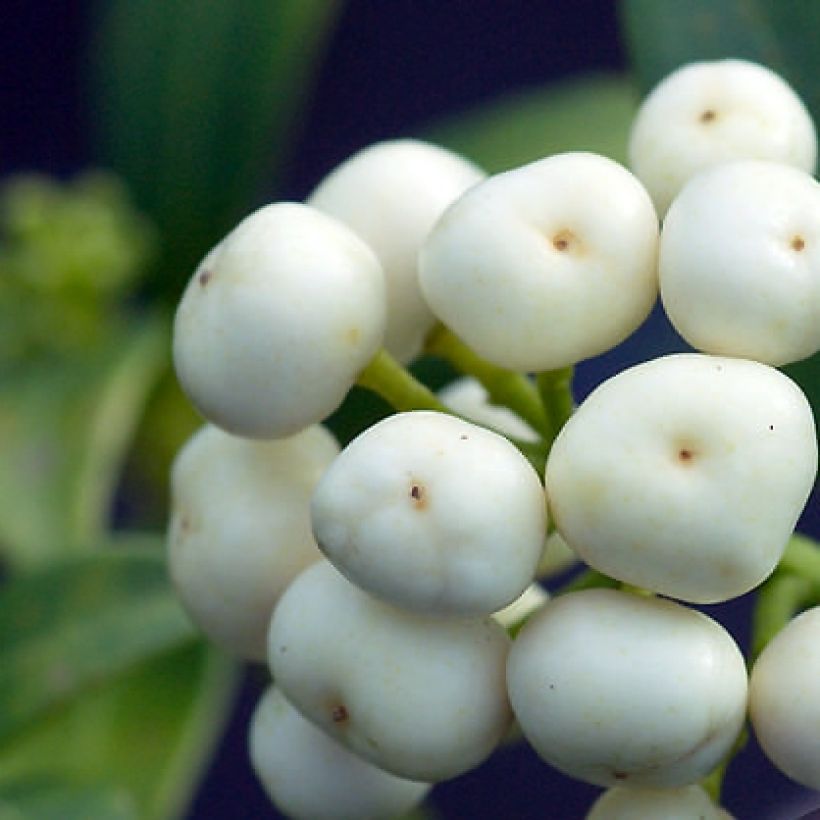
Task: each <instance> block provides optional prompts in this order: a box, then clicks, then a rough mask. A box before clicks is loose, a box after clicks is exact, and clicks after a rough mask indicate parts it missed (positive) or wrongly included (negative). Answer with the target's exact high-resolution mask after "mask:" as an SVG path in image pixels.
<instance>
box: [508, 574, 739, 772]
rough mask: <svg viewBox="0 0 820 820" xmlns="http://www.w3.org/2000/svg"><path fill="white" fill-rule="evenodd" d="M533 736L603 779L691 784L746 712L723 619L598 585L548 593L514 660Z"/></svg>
mask: <svg viewBox="0 0 820 820" xmlns="http://www.w3.org/2000/svg"><path fill="white" fill-rule="evenodd" d="M507 680H508V687H509V693H510V701H511V703H512V706H513V711H514V712H515V715H516V718H517V719H518V722H519V724H520V725H521V729H522V731H523V732H524V735H525V736H526V738H527V739H528V740H529V741H530V743H531V744H532V745H533V747H534V748H535V750H536V751H537V752H538V753H539V754H540V755H541V756H542V757H543V758H544V759H545V760H546V761H547V762H548V763H551V764H552V765H553V766H555V767H556V768H557V769H559V770H560V771H562V772H564V773H566V774H568V775H570V776H572V777H577V778H579V779H581V780H585V781H587V782H590V783H595V784H597V785H601V786H614V785H623V784H628V785H634V786H640V787H646V786H651V787H667V786H682V785H687V784H690V783H695V782H697V781H698V780H700V779H701V778H702V777H704V776H705V775H706V774H708V773H709V772H710V771H711V770H712V769H713V768H714V767H715V765H716V764H717V763H718V762H719V761H720V760H721V758H722V757H723V756H724V755H725V754H727V753H728V751H729V749H730V748H731V746H732V743H733V742H734V740H735V737H736V736H737V734H738V732H739V731H740V729H741V726H742V725H743V720H744V716H745V711H746V692H747V681H746V669H745V665H744V661H743V656H742V655H741V653H740V650H739V649H738V648H737V645H736V644H735V642H734V641H733V640H732V638H731V637H730V636H729V634H728V633H727V632H726V631H725V630H724V629H723V627H721V626H720V624H718V623H717V622H715V621H713V620H711V619H710V618H708V617H706V616H705V615H703V614H701V613H699V612H696V611H695V610H692V609H687V608H686V607H684V606H682V605H680V604H676V603H673V602H672V601H665V600H661V599H658V598H645V597H641V596H638V595H632V594H630V593H624V592H617V591H615V590H603V589H594V590H587V591H584V592H576V593H569V594H566V595H563V596H559V597H558V598H553V599H551V600H550V601H549V602H548V603H546V604H545V605H544V606H543V608H542V609H541V610H540V611H539V612H538V613H537V614H536V615H534V616H533V617H532V618H531V619H530V620H529V621H528V622H527V623H526V624H525V625H524V628H523V629H522V630H521V633H520V634H519V636H518V638H517V639H516V641H515V643H514V644H513V647H512V649H511V651H510V657H509V662H508V669H507Z"/></svg>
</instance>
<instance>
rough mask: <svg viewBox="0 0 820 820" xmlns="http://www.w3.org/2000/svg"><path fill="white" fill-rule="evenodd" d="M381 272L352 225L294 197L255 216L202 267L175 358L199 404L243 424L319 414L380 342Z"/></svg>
mask: <svg viewBox="0 0 820 820" xmlns="http://www.w3.org/2000/svg"><path fill="white" fill-rule="evenodd" d="M385 317H386V303H385V285H384V275H383V273H382V269H381V266H380V265H379V262H378V260H377V259H376V257H375V256H374V254H373V252H372V251H371V250H370V248H368V247H367V245H365V244H364V242H362V240H361V239H359V238H358V237H357V236H356V235H355V234H354V233H353V232H352V231H351V230H350V229H349V228H347V227H345V226H344V225H342V224H341V223H340V222H337V221H336V220H334V219H331V218H330V217H328V216H325V215H324V214H322V213H320V212H319V211H316V210H315V209H312V208H309V207H308V206H306V205H299V204H295V203H287V202H283V203H277V204H275V205H267V206H265V207H263V208H260V209H259V210H258V211H255V212H254V213H252V214H251V215H250V216H248V217H246V218H245V219H244V220H243V221H242V222H240V224H239V225H238V226H237V227H236V228H234V230H233V231H232V232H231V233H230V234H228V236H227V237H226V238H225V239H224V240H223V241H222V242H221V243H220V244H219V245H218V246H217V247H216V248H215V249H214V250H213V251H212V252H211V253H210V254H208V256H207V257H206V258H205V260H204V261H203V262H202V264H201V265H200V266H199V268H198V269H197V270H196V272H195V273H194V275H193V277H192V278H191V280H190V282H189V283H188V287H187V288H186V290H185V293H184V294H183V296H182V301H181V302H180V304H179V307H178V308H177V313H176V317H175V319H174V339H173V354H174V365H175V368H176V372H177V376H178V378H179V381H180V384H181V385H182V387H183V389H184V390H185V392H186V393H187V395H188V397H189V398H190V400H191V402H192V403H193V404H194V406H195V407H196V408H197V410H198V411H199V412H200V413H201V414H202V415H203V416H204V417H205V418H206V419H207V420H208V421H210V422H212V423H213V424H216V425H217V426H219V427H222V428H223V429H224V430H226V431H228V432H230V433H234V434H235V435H240V436H246V437H248V438H278V437H282V436H288V435H292V434H293V433H296V432H298V431H299V430H302V429H304V428H305V427H308V426H309V425H311V424H314V423H317V422H320V421H322V420H323V419H324V418H325V417H327V416H328V415H330V413H332V412H333V411H334V410H335V409H336V408H337V407H338V406H339V405H340V404H341V403H342V401H343V400H344V398H345V396H346V395H347V393H348V391H349V390H350V388H351V386H352V385H353V384H354V382H355V381H356V378H357V377H358V374H359V373H360V372H361V371H362V370H363V369H364V368H365V366H366V365H367V364H368V362H369V361H370V359H371V358H372V357H373V356H374V355H375V353H376V351H377V350H378V349H379V346H380V345H381V341H382V337H383V335H384V325H385Z"/></svg>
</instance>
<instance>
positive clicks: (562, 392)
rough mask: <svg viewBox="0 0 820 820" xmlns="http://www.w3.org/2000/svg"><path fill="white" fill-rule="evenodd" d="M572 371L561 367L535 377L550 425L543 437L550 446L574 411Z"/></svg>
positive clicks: (570, 368)
mask: <svg viewBox="0 0 820 820" xmlns="http://www.w3.org/2000/svg"><path fill="white" fill-rule="evenodd" d="M573 371H574V368H572V367H571V366H570V367H562V368H561V369H559V370H545V371H544V372H543V373H539V374H538V375H537V376H536V377H535V383H536V386H537V389H538V393H539V395H540V396H541V404H542V406H543V407H544V412H545V414H546V417H547V419H548V421H549V425H550V427H549V430H547V433H546V435H545V437H544V438H545V440H546V441H547V443H548V444H549V445H550V446H552V442H553V441H555V437H556V436H557V435H558V433H560V432H561V428H562V427H563V426H564V425H565V424H566V422H567V419H569V417H570V416H571V415H572V411H573V410H574V409H575V405H574V403H573V401H572V375H573Z"/></svg>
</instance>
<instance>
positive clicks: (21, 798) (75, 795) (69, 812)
mask: <svg viewBox="0 0 820 820" xmlns="http://www.w3.org/2000/svg"><path fill="white" fill-rule="evenodd" d="M0 820H139V815H138V814H137V808H136V805H135V804H134V800H133V798H132V797H131V795H130V794H129V793H128V792H127V791H126V790H125V789H122V788H116V787H111V786H86V785H77V784H74V783H71V782H68V781H63V780H56V779H53V778H25V779H22V780H20V781H13V782H11V783H8V784H6V785H4V786H1V787H0Z"/></svg>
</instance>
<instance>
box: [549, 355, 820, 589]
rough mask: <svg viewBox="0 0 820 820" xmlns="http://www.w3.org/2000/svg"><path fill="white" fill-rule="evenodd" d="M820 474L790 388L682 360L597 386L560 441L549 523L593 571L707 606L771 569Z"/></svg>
mask: <svg viewBox="0 0 820 820" xmlns="http://www.w3.org/2000/svg"><path fill="white" fill-rule="evenodd" d="M816 472H817V439H816V433H815V428H814V419H813V417H812V413H811V408H810V407H809V404H808V402H807V400H806V398H805V396H804V395H803V393H802V392H801V391H800V388H799V387H797V385H796V384H795V383H794V382H792V381H791V380H790V379H789V378H788V377H786V376H784V375H783V374H782V373H780V372H779V371H777V370H775V369H774V368H771V367H769V366H767V365H764V364H759V363H757V362H752V361H746V360H743V359H726V358H720V357H716V356H706V355H701V354H696V353H690V354H678V355H674V356H666V357H663V358H660V359H656V360H654V361H650V362H646V363H644V364H641V365H638V366H637V367H633V368H630V369H628V370H625V371H623V372H622V373H620V374H618V375H617V376H615V377H614V378H612V379H609V380H608V381H606V382H604V383H603V384H602V385H600V386H599V387H598V388H597V389H596V390H595V391H593V393H592V394H590V396H589V397H588V398H587V399H586V401H584V402H583V404H581V406H580V407H579V408H578V410H577V412H576V413H575V415H574V416H572V418H570V420H569V421H568V422H567V424H566V425H565V426H564V428H563V430H562V431H561V433H560V434H559V435H558V437H557V439H556V441H555V444H554V446H553V448H552V451H551V452H550V456H549V459H548V462H547V469H546V485H547V495H548V497H549V502H550V511H551V513H552V515H553V517H554V520H555V525H556V527H557V528H558V530H559V531H560V532H561V534H562V535H563V536H564V538H565V539H566V540H567V542H568V543H569V544H570V545H571V546H572V547H573V549H574V550H575V551H576V552H577V553H578V554H579V555H580V556H581V558H583V559H584V560H585V561H586V562H587V563H589V564H590V565H591V566H593V567H595V568H596V569H598V570H600V571H601V572H604V573H606V574H608V575H611V576H613V577H614V578H617V579H619V580H621V581H626V582H628V583H631V584H636V585H638V586H641V587H646V588H648V589H652V590H654V591H656V592H660V593H663V594H664V595H670V596H672V597H674V598H680V599H682V600H686V601H695V602H699V603H712V602H716V601H722V600H727V599H729V598H733V597H735V596H737V595H741V594H743V593H745V592H748V591H749V590H750V589H752V588H753V587H755V586H757V584H759V583H760V582H761V581H763V580H764V579H765V578H766V577H767V576H768V575H769V573H771V571H772V570H773V569H774V567H775V566H776V565H777V562H778V561H779V560H780V557H781V555H782V553H783V549H784V548H785V545H786V542H787V540H788V538H789V536H790V535H791V533H792V531H793V529H794V525H795V523H796V522H797V518H798V516H799V515H800V512H801V510H802V509H803V505H804V504H805V502H806V499H807V498H808V495H809V492H810V491H811V488H812V485H813V483H814V478H815V475H816Z"/></svg>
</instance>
